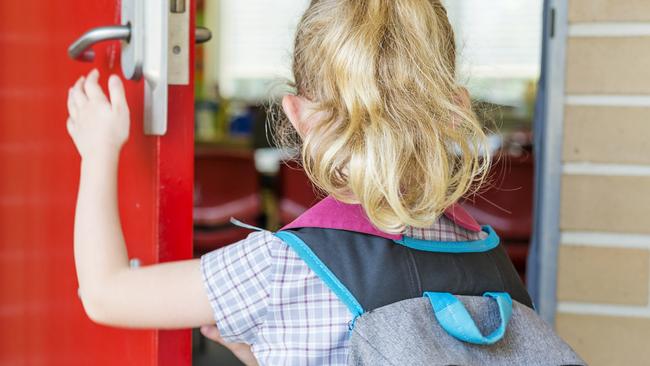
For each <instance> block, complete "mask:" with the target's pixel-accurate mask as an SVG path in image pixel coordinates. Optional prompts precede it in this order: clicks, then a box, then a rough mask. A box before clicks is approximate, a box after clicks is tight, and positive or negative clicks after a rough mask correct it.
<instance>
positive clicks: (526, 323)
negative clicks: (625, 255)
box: [275, 225, 585, 366]
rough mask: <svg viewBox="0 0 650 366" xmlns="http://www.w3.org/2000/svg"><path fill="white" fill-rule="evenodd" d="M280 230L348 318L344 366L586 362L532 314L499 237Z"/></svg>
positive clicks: (522, 287) (491, 232) (489, 230)
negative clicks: (343, 306)
mask: <svg viewBox="0 0 650 366" xmlns="http://www.w3.org/2000/svg"><path fill="white" fill-rule="evenodd" d="M297 226H300V225H294V226H293V227H291V228H290V229H285V230H282V231H279V232H277V233H276V234H275V235H276V236H277V237H279V238H280V239H282V240H283V241H284V242H286V243H287V244H288V245H289V246H290V247H291V248H292V249H293V250H295V251H296V252H297V254H298V255H299V256H300V257H301V258H302V259H303V260H304V261H305V262H306V263H307V265H309V267H310V268H311V269H312V270H313V271H314V272H315V273H316V274H317V275H318V276H319V277H320V278H321V279H322V280H323V281H324V282H325V283H326V284H327V285H328V286H329V287H330V288H331V289H332V291H334V293H335V294H336V295H337V296H338V297H339V299H340V300H341V301H343V302H344V303H345V304H346V305H347V307H348V308H349V309H350V311H351V312H352V314H353V315H354V320H353V321H352V322H351V323H350V332H351V333H350V348H349V358H348V364H349V365H360V366H361V365H363V366H366V365H368V366H370V365H372V366H375V365H553V366H557V365H585V362H584V361H582V360H581V359H580V357H578V355H577V354H576V353H575V352H574V351H573V350H572V349H571V347H569V346H568V345H567V344H566V343H565V342H564V341H562V339H560V338H559V337H558V336H557V335H556V334H555V332H554V331H553V330H552V328H551V327H550V326H549V325H548V324H546V323H545V322H544V321H543V320H542V319H541V318H540V317H538V316H537V314H536V313H535V311H534V310H533V304H532V302H531V300H530V297H529V295H528V293H527V291H526V289H525V287H524V285H523V283H522V282H521V280H520V279H519V276H518V275H517V272H516V271H515V269H514V267H513V266H512V263H511V262H510V260H509V259H508V257H507V255H506V252H505V250H504V248H503V247H502V246H501V245H499V238H498V236H497V235H496V233H495V232H494V231H493V230H492V228H490V227H489V226H484V227H483V231H485V232H486V233H487V237H486V238H485V239H483V240H477V241H468V242H441V241H426V240H419V239H415V238H408V237H404V238H402V239H401V240H391V239H389V238H386V237H381V236H376V235H369V234H367V233H362V232H355V231H349V230H340V229H332V228H322V227H319V228H317V227H297Z"/></svg>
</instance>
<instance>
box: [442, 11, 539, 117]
mask: <svg viewBox="0 0 650 366" xmlns="http://www.w3.org/2000/svg"><path fill="white" fill-rule="evenodd" d="M445 3H446V6H447V10H448V13H449V18H450V21H451V22H452V24H453V26H454V29H455V31H456V39H457V43H458V71H459V79H460V81H461V82H464V83H466V84H467V86H468V87H469V89H470V91H471V93H472V95H473V96H474V98H476V99H479V100H482V101H484V102H488V103H494V104H497V105H500V106H503V107H505V108H504V109H503V110H502V112H504V113H505V115H504V121H502V123H503V124H504V127H508V122H509V121H508V119H509V118H511V119H513V120H517V119H518V120H520V123H518V124H521V123H525V122H527V123H528V124H529V123H530V120H531V119H532V112H533V111H532V105H533V100H534V96H535V83H536V81H537V79H538V77H539V69H540V53H541V37H542V36H541V34H542V0H492V1H484V0H460V1H459V0H446V1H445ZM508 112H510V113H508ZM507 114H510V116H508V115H507Z"/></svg>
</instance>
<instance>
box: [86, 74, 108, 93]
mask: <svg viewBox="0 0 650 366" xmlns="http://www.w3.org/2000/svg"><path fill="white" fill-rule="evenodd" d="M98 80H99V71H97V69H93V70H92V71H91V72H90V73H89V74H88V77H86V81H85V82H84V91H85V92H86V95H88V98H89V99H95V100H104V101H106V95H104V91H102V88H101V87H100V86H99V82H98Z"/></svg>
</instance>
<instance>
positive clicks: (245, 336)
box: [201, 231, 274, 344]
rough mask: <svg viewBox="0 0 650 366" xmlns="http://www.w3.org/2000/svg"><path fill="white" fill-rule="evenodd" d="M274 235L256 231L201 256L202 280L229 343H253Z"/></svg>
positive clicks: (261, 317)
mask: <svg viewBox="0 0 650 366" xmlns="http://www.w3.org/2000/svg"><path fill="white" fill-rule="evenodd" d="M273 238H274V237H273V235H272V234H271V233H270V232H268V231H260V232H254V233H252V234H250V235H249V236H248V237H247V238H246V239H244V240H241V241H239V242H237V243H235V244H232V245H229V246H226V247H223V248H220V249H217V250H215V251H213V252H210V253H208V254H205V255H203V256H202V257H201V272H202V275H203V283H204V285H205V289H206V291H207V293H208V298H209V300H210V305H211V306H212V310H213V311H214V319H215V322H216V325H217V328H219V332H220V333H221V336H222V337H223V338H224V340H226V341H227V342H243V343H248V344H252V343H254V340H255V337H256V334H257V330H258V328H259V327H260V325H262V323H263V321H264V317H265V315H266V312H267V306H268V301H269V294H270V293H269V277H270V271H271V247H270V242H271V241H272V240H273Z"/></svg>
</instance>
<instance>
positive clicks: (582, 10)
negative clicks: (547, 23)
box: [569, 0, 650, 23]
mask: <svg viewBox="0 0 650 366" xmlns="http://www.w3.org/2000/svg"><path fill="white" fill-rule="evenodd" d="M595 21H634V22H637V21H650V1H648V0H624V1H621V0H569V22H572V23H575V22H595Z"/></svg>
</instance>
